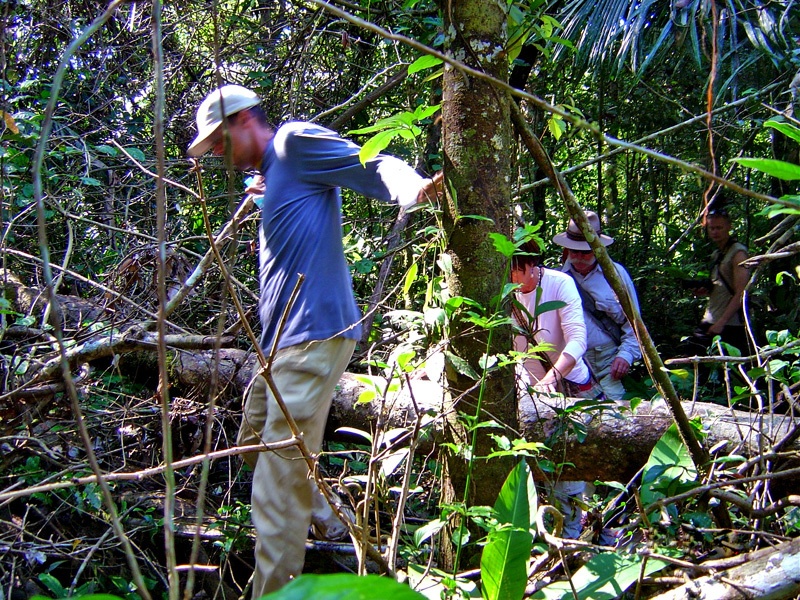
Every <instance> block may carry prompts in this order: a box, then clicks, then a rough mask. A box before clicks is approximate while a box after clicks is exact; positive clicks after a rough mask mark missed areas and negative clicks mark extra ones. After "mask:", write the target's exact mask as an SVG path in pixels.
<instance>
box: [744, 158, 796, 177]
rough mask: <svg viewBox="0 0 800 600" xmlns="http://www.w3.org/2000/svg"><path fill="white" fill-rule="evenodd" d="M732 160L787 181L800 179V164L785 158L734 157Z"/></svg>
mask: <svg viewBox="0 0 800 600" xmlns="http://www.w3.org/2000/svg"><path fill="white" fill-rule="evenodd" d="M731 162H735V163H739V164H740V165H742V166H743V167H749V168H751V169H756V170H757V171H761V172H762V173H766V174H767V175H771V176H772V177H777V178H778V179H783V180H786V181H795V180H798V179H800V165H795V164H792V163H790V162H786V161H784V160H775V159H774V158H732V159H731Z"/></svg>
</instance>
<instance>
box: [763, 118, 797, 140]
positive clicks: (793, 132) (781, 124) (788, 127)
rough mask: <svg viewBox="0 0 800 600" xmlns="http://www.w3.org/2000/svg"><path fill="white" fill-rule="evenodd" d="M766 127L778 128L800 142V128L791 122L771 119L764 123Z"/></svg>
mask: <svg viewBox="0 0 800 600" xmlns="http://www.w3.org/2000/svg"><path fill="white" fill-rule="evenodd" d="M764 127H772V128H773V129H777V130H778V131H780V132H781V133H782V134H783V135H785V136H786V137H790V138H792V139H793V140H794V141H796V142H800V128H799V127H795V126H794V125H792V124H791V123H786V122H785V121H775V120H773V119H770V120H769V121H766V122H765V123H764Z"/></svg>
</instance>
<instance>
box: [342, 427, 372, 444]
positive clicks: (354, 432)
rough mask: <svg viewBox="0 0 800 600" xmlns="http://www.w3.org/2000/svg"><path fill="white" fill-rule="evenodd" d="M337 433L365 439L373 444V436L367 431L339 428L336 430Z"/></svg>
mask: <svg viewBox="0 0 800 600" xmlns="http://www.w3.org/2000/svg"><path fill="white" fill-rule="evenodd" d="M336 433H348V434H350V435H355V436H357V437H361V438H364V439H365V440H366V441H367V443H369V444H372V436H371V435H370V434H369V433H367V432H366V431H362V430H361V429H356V428H355V427H339V428H338V429H337V430H336Z"/></svg>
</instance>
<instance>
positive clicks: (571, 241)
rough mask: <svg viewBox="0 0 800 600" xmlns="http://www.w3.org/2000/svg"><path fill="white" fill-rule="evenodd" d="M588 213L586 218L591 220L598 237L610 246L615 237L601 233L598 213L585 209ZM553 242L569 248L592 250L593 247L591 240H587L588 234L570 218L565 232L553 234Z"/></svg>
mask: <svg viewBox="0 0 800 600" xmlns="http://www.w3.org/2000/svg"><path fill="white" fill-rule="evenodd" d="M583 212H585V213H586V218H587V219H588V220H589V225H591V226H592V229H594V231H595V233H597V237H598V238H600V243H601V244H603V246H608V245H609V244H613V243H614V238H612V237H609V236H607V235H604V234H602V233H600V230H601V227H600V217H598V216H597V213H596V212H594V211H593V210H585V211H583ZM553 242H554V243H556V244H558V245H559V246H564V248H568V249H569V250H591V249H592V247H591V246H590V245H589V242H587V241H586V236H584V235H583V232H582V231H581V228H580V227H578V225H577V224H576V223H575V221H573V220H572V219H570V221H569V227H567V230H566V231H565V232H564V233H559V234H556V235H555V236H553Z"/></svg>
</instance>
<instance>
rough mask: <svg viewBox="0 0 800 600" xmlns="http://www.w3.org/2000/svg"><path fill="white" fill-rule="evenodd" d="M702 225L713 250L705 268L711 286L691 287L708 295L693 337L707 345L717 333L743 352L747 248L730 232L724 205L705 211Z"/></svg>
mask: <svg viewBox="0 0 800 600" xmlns="http://www.w3.org/2000/svg"><path fill="white" fill-rule="evenodd" d="M705 225H706V235H707V236H708V239H709V240H710V241H711V243H712V244H714V246H715V249H714V251H713V252H712V253H711V266H710V268H709V277H710V282H711V287H710V288H707V287H700V288H696V289H695V290H693V292H694V294H695V295H696V296H708V302H707V304H706V309H705V313H704V314H703V320H702V322H701V323H700V327H699V330H698V334H697V337H699V338H700V339H702V340H703V343H704V345H705V346H706V347H707V346H708V345H709V344H710V342H711V340H712V339H713V337H714V336H717V335H718V336H720V338H721V339H722V341H723V342H725V343H727V344H730V345H731V346H735V347H736V348H738V349H739V351H740V352H741V353H742V355H746V354H747V353H748V352H747V348H748V341H747V333H746V332H745V327H744V313H743V309H742V299H743V296H744V289H745V287H746V286H747V282H748V281H749V279H750V271H749V270H748V268H747V267H746V266H744V265H743V264H742V263H743V262H744V261H745V260H747V247H746V246H745V245H744V244H742V243H740V242H739V241H737V240H736V238H735V237H733V236H732V235H731V218H730V215H729V214H728V211H727V210H725V209H724V208H716V209H714V208H712V209H711V210H709V211H708V213H707V214H706V219H705Z"/></svg>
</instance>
